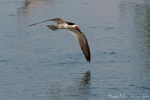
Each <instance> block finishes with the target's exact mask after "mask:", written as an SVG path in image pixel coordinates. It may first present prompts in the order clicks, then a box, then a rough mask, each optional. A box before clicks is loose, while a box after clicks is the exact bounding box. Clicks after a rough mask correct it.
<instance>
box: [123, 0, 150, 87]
mask: <svg viewBox="0 0 150 100" xmlns="http://www.w3.org/2000/svg"><path fill="white" fill-rule="evenodd" d="M120 8H121V9H120V11H121V20H122V21H121V23H122V25H124V26H123V27H124V28H126V30H128V33H127V32H126V34H129V36H130V37H128V38H130V39H131V41H132V42H131V43H133V44H130V45H131V46H132V47H131V48H132V54H133V55H132V56H133V60H132V61H133V64H134V70H135V71H136V74H137V75H138V76H137V77H136V78H140V79H141V80H142V81H141V82H139V83H138V84H140V85H139V86H140V87H141V86H142V85H144V86H145V87H147V88H148V87H149V85H150V80H149V78H148V77H150V74H149V73H150V63H149V62H150V1H149V0H143V1H137V2H130V3H129V2H127V1H123V2H121V3H120ZM124 32H125V31H124ZM126 36H127V35H126Z"/></svg>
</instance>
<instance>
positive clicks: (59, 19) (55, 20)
mask: <svg viewBox="0 0 150 100" xmlns="http://www.w3.org/2000/svg"><path fill="white" fill-rule="evenodd" d="M51 21H54V22H56V23H58V24H64V23H66V22H65V21H64V20H63V19H61V18H54V19H51Z"/></svg>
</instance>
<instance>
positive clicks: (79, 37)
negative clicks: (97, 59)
mask: <svg viewBox="0 0 150 100" xmlns="http://www.w3.org/2000/svg"><path fill="white" fill-rule="evenodd" d="M68 30H69V31H70V32H71V33H72V34H73V35H74V36H75V37H76V38H77V41H78V43H79V45H80V47H81V50H82V51H83V53H84V55H85V58H86V60H87V61H88V62H90V60H91V53H90V48H89V45H88V41H87V39H86V36H85V35H84V33H83V32H80V31H78V30H77V29H68Z"/></svg>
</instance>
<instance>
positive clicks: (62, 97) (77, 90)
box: [49, 71, 91, 100]
mask: <svg viewBox="0 0 150 100" xmlns="http://www.w3.org/2000/svg"><path fill="white" fill-rule="evenodd" d="M90 80H91V73H90V71H86V72H85V73H83V76H82V77H80V78H75V79H74V82H75V83H74V84H73V85H69V86H66V88H64V87H65V83H53V84H51V86H50V89H49V91H50V92H49V95H50V97H51V98H53V100H89V95H90V93H91V90H90Z"/></svg>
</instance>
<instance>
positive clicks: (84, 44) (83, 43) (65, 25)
mask: <svg viewBox="0 0 150 100" xmlns="http://www.w3.org/2000/svg"><path fill="white" fill-rule="evenodd" d="M47 21H54V22H56V23H57V25H47V27H48V28H50V29H51V30H53V31H55V30H57V29H67V30H69V31H70V32H71V33H72V34H73V35H74V36H75V37H76V38H77V40H78V43H79V45H80V47H81V50H82V51H83V53H84V55H85V58H86V60H87V62H89V63H90V60H91V53H90V48H89V45H88V41H87V39H86V36H85V34H84V33H83V32H82V31H81V30H80V29H79V28H78V26H77V25H76V24H75V23H71V22H66V21H64V20H63V19H61V18H54V19H50V20H46V21H42V22H39V23H43V22H47ZM39 23H35V24H32V25H29V26H33V25H36V24H39Z"/></svg>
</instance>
